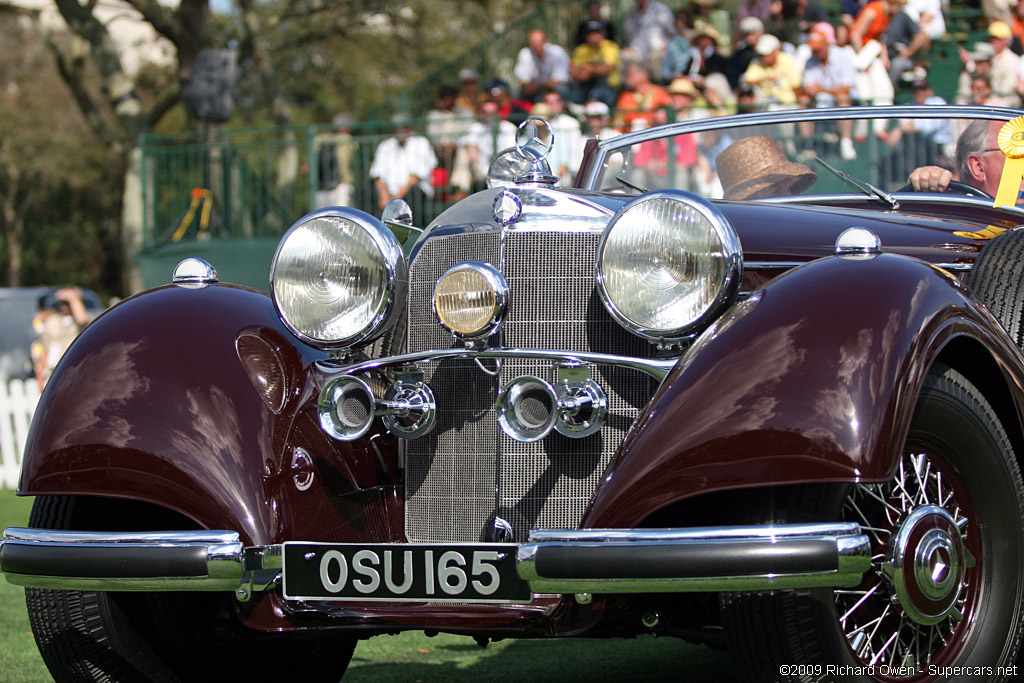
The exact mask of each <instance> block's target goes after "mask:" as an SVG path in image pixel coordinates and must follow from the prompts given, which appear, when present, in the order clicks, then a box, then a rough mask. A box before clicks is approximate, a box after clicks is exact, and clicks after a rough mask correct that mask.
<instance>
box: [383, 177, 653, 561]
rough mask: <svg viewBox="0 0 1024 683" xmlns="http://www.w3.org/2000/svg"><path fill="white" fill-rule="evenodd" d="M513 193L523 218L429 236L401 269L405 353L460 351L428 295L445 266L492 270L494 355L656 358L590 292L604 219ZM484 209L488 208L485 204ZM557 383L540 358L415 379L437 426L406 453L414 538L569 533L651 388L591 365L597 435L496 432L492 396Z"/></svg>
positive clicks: (549, 199)
mask: <svg viewBox="0 0 1024 683" xmlns="http://www.w3.org/2000/svg"><path fill="white" fill-rule="evenodd" d="M515 191H517V192H518V194H519V196H520V198H521V199H522V200H523V204H524V212H523V217H522V219H521V220H520V221H518V222H516V223H514V224H512V225H511V226H507V227H505V228H502V227H501V226H498V225H496V224H494V223H493V222H492V223H491V224H489V225H480V224H474V225H467V226H466V227H465V228H464V229H453V228H449V229H445V230H444V231H436V230H435V231H434V232H433V233H431V234H430V235H428V237H427V239H426V240H425V241H424V242H423V243H421V244H420V245H419V246H418V249H417V252H416V254H415V255H414V259H413V261H412V264H411V266H410V292H409V308H410V312H409V327H408V345H407V348H408V351H409V352H410V353H416V352H423V351H429V350H432V349H448V348H453V347H458V346H460V345H461V342H457V341H456V340H455V339H454V338H453V337H452V336H451V335H450V334H449V333H448V332H447V331H446V330H444V329H443V328H441V326H440V325H439V324H438V321H437V319H436V317H435V316H434V314H433V311H432V307H431V297H432V295H433V291H434V285H435V283H436V282H437V279H438V278H439V277H440V276H441V275H442V274H443V273H444V272H445V271H446V270H447V269H448V268H450V267H451V266H453V265H455V264H457V263H459V262H461V261H468V260H476V261H482V262H486V263H490V264H491V265H493V266H495V267H496V268H498V269H499V270H500V271H501V272H502V273H503V275H504V276H505V279H506V280H507V282H508V286H509V290H510V295H509V309H508V314H507V317H506V320H505V322H504V324H503V326H502V330H501V332H500V333H499V334H498V335H496V336H495V337H494V338H492V339H491V340H489V344H490V345H491V346H492V347H497V346H501V347H503V348H509V349H516V348H518V349H548V350H555V351H568V352H573V351H575V352H595V353H604V354H614V355H618V356H629V357H637V358H650V357H652V356H653V348H652V347H651V346H650V345H649V344H648V343H646V342H645V341H643V340H641V339H640V338H638V337H635V336H633V335H631V334H629V333H628V332H627V331H626V330H624V329H623V328H621V327H620V326H619V325H618V324H617V323H616V322H615V321H614V320H613V319H612V318H611V316H610V315H609V314H608V313H607V311H606V310H605V308H604V307H603V305H602V304H601V301H600V299H599V296H598V294H597V291H596V285H595V280H594V263H595V258H596V250H597V245H598V242H599V240H600V236H601V231H602V230H603V228H604V226H605V225H606V224H607V221H608V219H609V218H610V216H611V211H610V210H609V209H607V208H604V207H602V206H600V205H597V204H594V203H590V202H587V201H583V200H580V199H578V198H577V199H573V200H571V201H570V200H568V199H567V198H568V197H570V195H567V194H565V193H562V192H558V191H551V190H546V191H545V190H540V189H525V190H524V189H522V188H516V190H515ZM480 194H481V195H489V194H491V193H486V192H485V193H480ZM475 199H477V197H473V198H470V199H469V200H466V202H472V201H473V200H475ZM480 201H481V203H486V204H487V206H488V209H489V203H490V200H489V198H488V197H486V196H485V197H483V198H481V200H480ZM466 202H464V203H466ZM476 215H488V214H481V213H477V214H476ZM442 218H443V217H442ZM555 374H556V367H555V365H554V363H552V362H551V361H550V360H546V359H539V360H534V359H519V358H514V359H513V358H509V359H505V360H504V361H502V362H501V364H500V365H498V364H497V363H495V362H493V361H490V362H487V361H482V362H477V360H473V359H446V360H442V361H439V362H436V363H432V364H431V365H430V366H429V368H428V369H427V370H426V374H425V380H426V382H427V383H428V384H429V385H430V387H431V389H432V390H433V391H434V395H435V397H436V400H437V426H436V427H435V429H434V430H433V432H431V433H430V434H428V435H427V436H425V437H422V438H419V439H413V440H411V441H409V442H407V443H405V444H403V445H404V447H405V449H406V450H405V462H406V493H405V496H406V534H407V536H408V539H409V540H410V541H413V542H449V543H455V542H473V541H478V540H481V538H482V533H483V530H484V529H485V527H488V526H489V521H490V520H491V519H492V517H493V516H494V515H497V516H499V517H501V518H503V519H505V520H507V521H509V522H510V523H511V525H512V528H513V532H514V540H515V541H517V542H524V541H526V540H527V537H528V534H529V532H530V531H531V530H535V529H552V528H554V529H575V528H578V526H579V522H580V520H581V518H582V516H583V512H584V510H585V508H586V505H587V503H588V502H589V500H590V498H591V497H592V496H593V494H594V491H595V490H596V489H597V486H598V484H599V483H600V479H601V477H602V475H603V474H604V471H605V469H606V468H607V466H608V464H609V463H610V462H611V459H612V457H613V455H614V453H615V452H616V450H617V448H618V446H619V444H620V443H621V442H622V439H623V438H624V437H625V434H626V431H627V430H628V429H629V428H630V426H631V425H632V423H633V422H634V421H635V419H636V417H637V415H638V413H639V411H640V409H641V408H642V407H643V406H644V405H645V404H646V403H647V401H648V400H649V398H650V396H651V395H652V393H653V391H654V389H655V386H656V383H655V381H654V380H653V379H652V378H651V377H650V376H649V375H648V374H646V373H644V372H641V371H639V370H634V369H631V368H625V367H618V366H612V365H605V364H597V365H594V366H593V379H594V380H595V381H596V382H598V383H599V384H600V385H601V386H602V387H603V388H604V389H605V391H606V392H607V393H608V408H609V410H608V419H607V421H606V423H605V425H604V427H602V428H601V430H600V431H598V433H596V434H594V435H592V436H588V437H585V438H582V439H571V438H568V437H565V436H562V435H560V434H557V433H552V434H551V435H549V436H548V437H546V438H544V439H542V440H540V441H537V442H533V443H521V442H518V441H515V440H513V439H511V438H510V437H508V436H506V435H505V434H504V433H503V432H502V431H501V429H500V427H499V426H498V421H497V415H496V412H495V403H496V401H497V394H498V391H499V390H500V388H501V387H502V386H504V385H505V384H507V383H508V382H510V381H512V380H513V379H515V378H516V377H519V376H521V375H537V376H538V377H541V378H542V379H545V380H547V381H549V382H552V383H554V382H555V380H556V376H555Z"/></svg>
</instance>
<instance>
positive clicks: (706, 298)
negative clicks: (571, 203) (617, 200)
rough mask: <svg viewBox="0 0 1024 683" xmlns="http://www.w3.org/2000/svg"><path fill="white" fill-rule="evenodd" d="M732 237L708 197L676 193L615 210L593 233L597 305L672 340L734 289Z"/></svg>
mask: <svg viewBox="0 0 1024 683" xmlns="http://www.w3.org/2000/svg"><path fill="white" fill-rule="evenodd" d="M741 274H742V254H741V250H740V243H739V238H738V237H737V236H736V232H735V231H734V230H733V228H732V226H731V225H730V224H729V222H728V221H727V220H726V219H725V217H724V216H723V215H722V214H721V213H720V212H719V211H718V210H717V209H716V208H715V207H714V206H713V205H712V204H710V203H709V202H706V201H705V200H703V199H701V198H700V197H696V196H694V195H689V194H685V193H682V192H659V193H656V194H651V195H646V196H644V197H641V198H639V199H636V200H634V201H633V202H631V203H629V204H627V205H626V206H625V207H623V208H622V209H621V210H620V211H619V213H618V215H617V216H616V217H615V218H614V219H612V222H611V224H610V225H609V226H608V228H607V229H606V230H605V233H604V234H603V235H602V236H601V243H600V245H599V246H598V253H597V283H598V289H599V291H600V292H601V296H602V300H603V301H604V304H605V307H606V308H607V309H608V310H609V312H610V313H611V314H612V315H613V316H614V317H615V319H616V320H617V321H618V322H619V323H620V324H621V325H623V326H624V327H626V328H627V329H629V330H631V331H632V332H634V333H636V334H638V335H640V336H643V337H647V338H649V339H675V338H678V337H680V336H683V335H685V334H686V333H687V332H688V331H690V330H691V329H693V328H694V327H696V326H697V325H698V324H699V323H700V322H701V321H702V320H703V319H704V318H705V317H706V316H708V315H709V314H711V313H714V312H715V311H717V310H718V309H719V308H721V306H722V305H724V304H725V303H726V302H727V301H728V300H730V299H731V298H732V297H733V296H734V295H735V293H736V290H737V288H738V287H739V280H740V275H741Z"/></svg>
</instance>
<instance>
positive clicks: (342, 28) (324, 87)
mask: <svg viewBox="0 0 1024 683" xmlns="http://www.w3.org/2000/svg"><path fill="white" fill-rule="evenodd" d="M539 4H541V2H540V1H539V0H526V1H524V2H518V3H512V2H508V1H504V0H444V1H442V2H437V1H435V0H407V1H406V2H393V1H386V0H377V1H373V0H371V1H369V2H362V1H359V0H338V1H337V2H334V3H330V4H329V7H330V11H328V12H320V13H311V14H309V15H308V17H301V18H296V19H293V20H290V21H288V22H285V23H283V24H282V25H281V27H280V35H279V36H278V37H277V38H276V39H274V40H273V44H272V45H270V46H269V51H270V53H271V54H272V55H273V59H274V63H275V69H276V72H277V74H278V77H279V79H280V86H281V88H282V90H283V91H284V93H285V95H286V97H287V99H288V100H289V101H290V102H291V103H292V105H293V113H294V121H293V123H325V122H328V121H330V120H331V118H332V117H333V116H334V115H335V114H336V113H338V112H339V111H350V112H353V113H354V114H356V115H357V116H362V115H364V114H365V113H366V112H367V111H369V110H370V109H371V108H372V107H374V106H375V105H377V104H379V103H380V102H381V101H382V100H384V99H386V98H387V97H389V96H390V95H393V94H394V93H396V92H398V91H400V90H402V89H404V88H406V87H408V86H410V85H413V84H415V83H416V82H418V81H419V80H420V79H422V78H423V77H425V76H426V75H428V74H430V73H431V72H433V71H434V70H435V69H437V68H438V67H439V66H441V65H442V64H444V63H445V62H448V61H450V60H451V59H452V58H454V57H456V56H458V55H459V54H461V53H462V51H463V50H465V49H467V48H469V47H471V46H473V45H475V44H476V43H478V42H480V41H482V40H484V39H485V38H487V37H488V36H490V35H491V34H492V33H493V32H494V31H495V30H496V29H498V28H500V27H501V26H503V25H505V24H507V23H508V22H509V21H510V20H511V19H514V18H515V17H517V16H519V15H520V14H524V13H527V12H529V11H530V10H531V9H532V8H533V7H535V6H537V5H539ZM276 9H277V5H276V4H275V3H265V4H261V5H260V6H259V10H260V11H261V12H265V13H267V14H271V13H273V12H274V11H276ZM219 21H223V19H221V20H219ZM263 23H264V24H267V23H272V22H271V19H269V17H265V18H264V20H263ZM222 29H223V30H224V33H223V34H221V37H220V38H219V44H220V45H227V44H228V42H229V41H230V40H240V39H241V33H240V32H239V29H238V27H237V26H236V25H232V24H231V23H226V25H223V26H222ZM240 73H241V80H240V82H239V94H238V101H237V104H238V109H237V110H236V113H235V116H234V118H233V119H232V121H231V126H232V127H237V126H250V125H262V124H267V123H269V122H270V121H269V118H268V113H267V112H266V111H265V110H263V109H261V104H262V103H265V102H266V101H267V100H268V98H269V94H268V92H267V89H268V88H269V87H270V85H271V84H268V83H265V82H263V81H262V80H260V78H259V73H258V72H257V70H256V69H255V68H254V65H253V64H252V63H251V62H250V61H247V60H246V59H245V55H244V54H243V60H242V62H241V69H240Z"/></svg>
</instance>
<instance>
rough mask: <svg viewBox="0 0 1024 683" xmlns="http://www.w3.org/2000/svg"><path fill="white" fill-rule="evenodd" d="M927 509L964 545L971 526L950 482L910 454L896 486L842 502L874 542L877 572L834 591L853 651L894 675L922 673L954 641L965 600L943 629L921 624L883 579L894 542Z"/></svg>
mask: <svg viewBox="0 0 1024 683" xmlns="http://www.w3.org/2000/svg"><path fill="white" fill-rule="evenodd" d="M923 506H934V507H929V508H926V510H924V511H921V512H928V511H933V510H935V507H940V508H942V509H943V510H945V512H946V513H948V514H949V516H950V517H952V518H953V520H955V521H956V528H957V529H958V530H959V534H960V536H961V538H962V539H963V540H964V541H966V537H967V529H968V526H969V525H968V521H969V520H967V519H966V518H965V516H964V513H963V511H962V510H961V507H960V505H959V503H958V501H957V498H956V493H955V491H954V488H953V485H952V482H951V481H950V479H949V477H948V476H945V475H943V472H942V471H941V469H940V468H939V466H938V465H937V463H936V462H934V461H933V460H932V459H931V458H929V457H928V455H927V454H926V453H918V452H910V453H907V454H905V455H904V457H903V458H902V459H901V461H900V463H899V467H898V468H897V471H896V474H895V476H894V478H893V480H892V481H891V482H888V483H886V484H861V485H857V486H855V487H854V488H853V489H852V490H851V492H850V494H849V496H848V497H847V500H846V501H845V503H844V506H843V510H844V515H845V519H847V520H849V521H855V522H857V523H858V524H860V525H861V528H862V529H863V530H864V532H865V533H867V534H869V535H870V536H871V538H872V541H873V543H874V548H873V551H872V555H873V556H872V566H873V567H874V572H873V573H872V574H871V575H869V576H867V577H865V581H864V583H862V584H861V585H860V586H858V587H857V588H856V589H847V590H837V591H835V592H834V596H835V602H836V612H837V617H838V619H839V623H840V627H841V628H842V631H843V633H844V634H845V636H846V639H847V642H848V644H849V647H850V649H851V651H852V652H853V653H854V654H855V655H856V658H857V659H858V660H859V661H860V662H861V663H862V664H864V665H866V666H877V665H881V664H885V665H887V666H890V667H893V668H894V669H895V668H901V667H902V668H903V669H904V670H920V667H923V666H926V665H927V664H928V663H929V662H932V661H934V660H935V659H936V658H937V657H939V656H940V653H941V651H942V649H943V648H945V647H947V645H948V643H950V642H952V641H953V638H952V635H953V631H954V630H955V629H956V628H957V625H958V623H959V621H960V615H961V614H963V610H964V608H965V599H964V597H963V591H961V596H960V598H959V599H958V600H957V601H956V605H955V606H954V607H953V608H951V609H949V610H948V611H949V614H948V616H946V617H945V618H943V619H941V620H939V621H938V622H937V623H932V624H926V623H921V621H923V620H920V621H919V620H915V618H912V617H911V616H910V615H908V613H907V611H906V610H905V609H904V607H903V606H902V605H901V604H900V600H899V594H898V593H897V592H896V591H895V589H894V586H893V583H892V581H891V580H890V579H889V578H888V577H887V576H886V575H885V574H883V571H882V569H883V564H885V563H888V562H890V561H891V559H892V558H891V557H890V556H891V554H892V552H893V551H892V550H891V549H890V546H891V545H892V544H891V543H890V539H893V538H894V534H896V533H897V532H898V531H899V529H900V525H901V524H902V523H903V522H904V521H905V520H907V518H908V516H909V515H910V514H911V513H913V512H914V511H915V510H920V509H921V508H922V507H923ZM919 514H920V513H919ZM968 578H969V575H968V576H966V577H965V580H964V585H963V587H964V589H966V584H967V579H968Z"/></svg>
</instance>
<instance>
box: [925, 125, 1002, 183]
mask: <svg viewBox="0 0 1024 683" xmlns="http://www.w3.org/2000/svg"><path fill="white" fill-rule="evenodd" d="M1003 124H1004V122H1003V121H972V122H971V123H970V124H968V126H967V127H966V128H965V129H964V132H963V133H961V134H960V137H959V138H958V139H957V141H956V168H957V178H956V180H959V181H960V182H963V183H967V184H968V185H971V186H973V187H976V188H978V189H979V190H982V191H984V192H987V193H988V194H990V195H992V196H993V197H994V196H995V195H996V190H997V189H998V188H999V179H1000V178H1001V177H1002V175H1003V165H1004V164H1005V163H1006V155H1004V154H1003V152H1002V150H1000V149H999V143H998V142H997V140H998V138H999V130H1000V129H1001V128H1002V127H1003ZM952 180H954V177H953V172H952V171H950V170H949V169H945V168H942V167H940V166H922V167H921V168H916V169H914V170H913V171H912V172H911V174H910V178H909V181H910V184H911V185H913V187H914V189H915V190H916V191H918V192H945V191H946V190H947V188H948V187H949V183H950V181H952Z"/></svg>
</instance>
